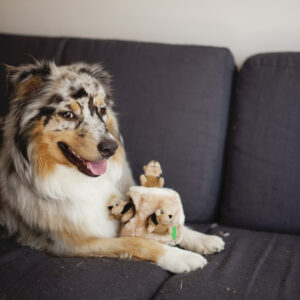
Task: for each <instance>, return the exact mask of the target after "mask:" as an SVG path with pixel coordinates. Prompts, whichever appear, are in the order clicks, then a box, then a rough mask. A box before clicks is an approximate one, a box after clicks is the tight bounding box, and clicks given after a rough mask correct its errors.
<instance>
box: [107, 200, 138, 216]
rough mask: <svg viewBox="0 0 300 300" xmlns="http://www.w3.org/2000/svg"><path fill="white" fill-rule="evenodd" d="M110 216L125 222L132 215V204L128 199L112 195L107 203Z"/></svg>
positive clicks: (133, 211)
mask: <svg viewBox="0 0 300 300" xmlns="http://www.w3.org/2000/svg"><path fill="white" fill-rule="evenodd" d="M107 208H108V211H109V214H110V218H111V219H116V220H119V221H121V222H127V221H128V220H129V219H131V218H132V217H133V216H134V213H135V210H134V205H133V203H132V202H130V201H124V200H121V199H118V197H117V196H116V195H112V196H111V198H110V200H109V201H108V205H107Z"/></svg>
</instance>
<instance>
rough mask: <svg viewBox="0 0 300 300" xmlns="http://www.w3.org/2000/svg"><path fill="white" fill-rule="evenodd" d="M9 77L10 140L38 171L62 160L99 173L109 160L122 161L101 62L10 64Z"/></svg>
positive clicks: (7, 133)
mask: <svg viewBox="0 0 300 300" xmlns="http://www.w3.org/2000/svg"><path fill="white" fill-rule="evenodd" d="M7 78H8V89H9V92H10V98H11V100H10V112H9V115H8V118H7V121H6V127H8V128H9V129H6V131H5V138H6V139H13V144H12V146H13V147H15V150H16V151H18V152H19V153H20V157H22V159H23V161H24V163H25V164H26V163H27V164H32V165H34V170H35V172H37V173H38V175H40V176H42V177H44V176H46V175H47V174H49V173H51V171H53V170H54V167H55V165H56V164H62V165H66V166H69V167H71V168H77V169H78V170H79V171H80V172H82V173H84V174H85V175H88V176H94V177H96V176H99V175H102V174H103V173H105V171H106V166H107V160H108V159H117V160H122V155H123V154H122V153H123V152H122V146H121V143H120V137H119V130H118V124H117V121H116V118H115V116H114V113H113V111H112V97H111V89H110V76H109V75H108V73H107V72H106V71H104V70H103V68H102V67H101V66H100V65H87V64H82V63H78V64H73V65H70V66H61V67H58V66H56V65H55V64H54V63H50V62H40V63H36V64H30V65H22V66H19V67H11V66H7Z"/></svg>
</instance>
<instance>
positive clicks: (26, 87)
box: [17, 75, 42, 98]
mask: <svg viewBox="0 0 300 300" xmlns="http://www.w3.org/2000/svg"><path fill="white" fill-rule="evenodd" d="M41 84H42V79H41V78H40V77H39V76H38V75H36V76H33V77H32V78H31V79H30V80H27V81H25V82H24V83H22V84H21V85H20V86H19V87H18V89H17V98H24V97H25V98H26V97H28V96H30V95H31V94H32V93H33V92H34V91H35V90H37V89H38V88H39V87H40V86H41Z"/></svg>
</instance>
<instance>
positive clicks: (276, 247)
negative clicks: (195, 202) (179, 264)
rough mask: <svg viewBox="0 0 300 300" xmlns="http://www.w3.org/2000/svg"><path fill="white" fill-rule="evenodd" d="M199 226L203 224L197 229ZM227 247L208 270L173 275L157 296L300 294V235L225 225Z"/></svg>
mask: <svg viewBox="0 0 300 300" xmlns="http://www.w3.org/2000/svg"><path fill="white" fill-rule="evenodd" d="M196 228H197V227H196ZM222 231H223V232H228V233H230V235H229V236H228V237H225V238H224V239H225V241H226V249H225V250H224V251H223V252H221V253H219V254H215V255H210V256H207V259H208V261H209V263H208V265H207V266H206V267H205V268H204V269H203V270H197V271H194V272H190V273H186V274H181V275H175V276H172V277H170V278H169V279H168V280H167V281H166V282H165V283H164V285H163V286H162V288H161V289H160V290H159V292H158V293H157V294H156V297H155V299H156V300H159V299H173V300H174V299H205V300H210V299H212V300H218V299H220V300H226V299H230V300H232V299H249V300H250V299H251V300H256V299H257V300H262V299H272V300H273V299H280V300H282V299H289V300H293V299H295V300H298V299H299V295H300V284H299V278H300V267H299V266H300V236H296V235H287V234H279V233H267V232H258V231H251V230H243V229H236V228H233V227H224V226H219V227H217V228H215V229H214V230H213V231H212V233H220V232H222Z"/></svg>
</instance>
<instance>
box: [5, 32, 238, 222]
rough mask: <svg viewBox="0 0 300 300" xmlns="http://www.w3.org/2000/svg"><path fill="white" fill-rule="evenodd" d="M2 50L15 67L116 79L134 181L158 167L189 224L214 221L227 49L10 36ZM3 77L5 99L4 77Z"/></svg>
mask: <svg viewBox="0 0 300 300" xmlns="http://www.w3.org/2000/svg"><path fill="white" fill-rule="evenodd" d="M0 42H1V45H2V47H1V48H0V61H2V62H5V63H9V64H19V63H24V62H26V61H27V62H28V61H32V59H31V58H30V57H29V56H26V54H31V55H33V56H34V57H35V58H47V59H49V58H52V59H54V60H55V61H56V62H57V63H59V64H69V63H72V62H75V61H86V62H102V63H103V64H104V65H105V67H106V68H107V69H108V70H110V71H111V73H112V74H113V76H114V82H113V85H114V89H115V98H116V110H117V111H118V113H119V116H120V121H121V129H122V132H123V136H124V140H125V146H126V148H127V152H128V156H129V159H130V162H131V166H132V168H133V172H134V175H135V178H136V179H138V177H139V175H140V173H141V172H142V166H143V165H144V164H146V163H148V161H150V160H152V159H157V160H159V161H160V162H161V163H162V167H163V170H164V177H165V179H166V186H168V187H172V188H174V189H176V190H177V191H178V192H179V193H180V194H181V196H182V199H183V203H184V207H185V212H186V216H187V219H188V220H189V221H198V222H199V221H202V222H204V221H209V220H212V219H213V217H214V215H215V211H216V205H217V200H218V196H219V191H220V180H221V172H222V165H223V152H224V151H223V150H224V142H225V133H226V127H227V119H228V108H229V102H230V91H231V82H232V76H233V71H234V64H233V59H232V56H231V54H230V52H229V51H228V50H227V49H223V48H214V47H196V46H174V45H163V44H151V43H137V42H125V41H108V40H86V39H53V38H38V37H22V36H10V35H1V36H0ZM1 74H2V75H1ZM1 74H0V75H1V78H0V84H1V90H0V92H1V95H0V96H1V99H2V98H3V90H4V82H3V81H4V75H3V69H2V73H1ZM3 99H4V98H3ZM1 105H2V108H1V109H2V110H4V109H3V107H6V106H7V105H6V104H5V103H2V104H1Z"/></svg>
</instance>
